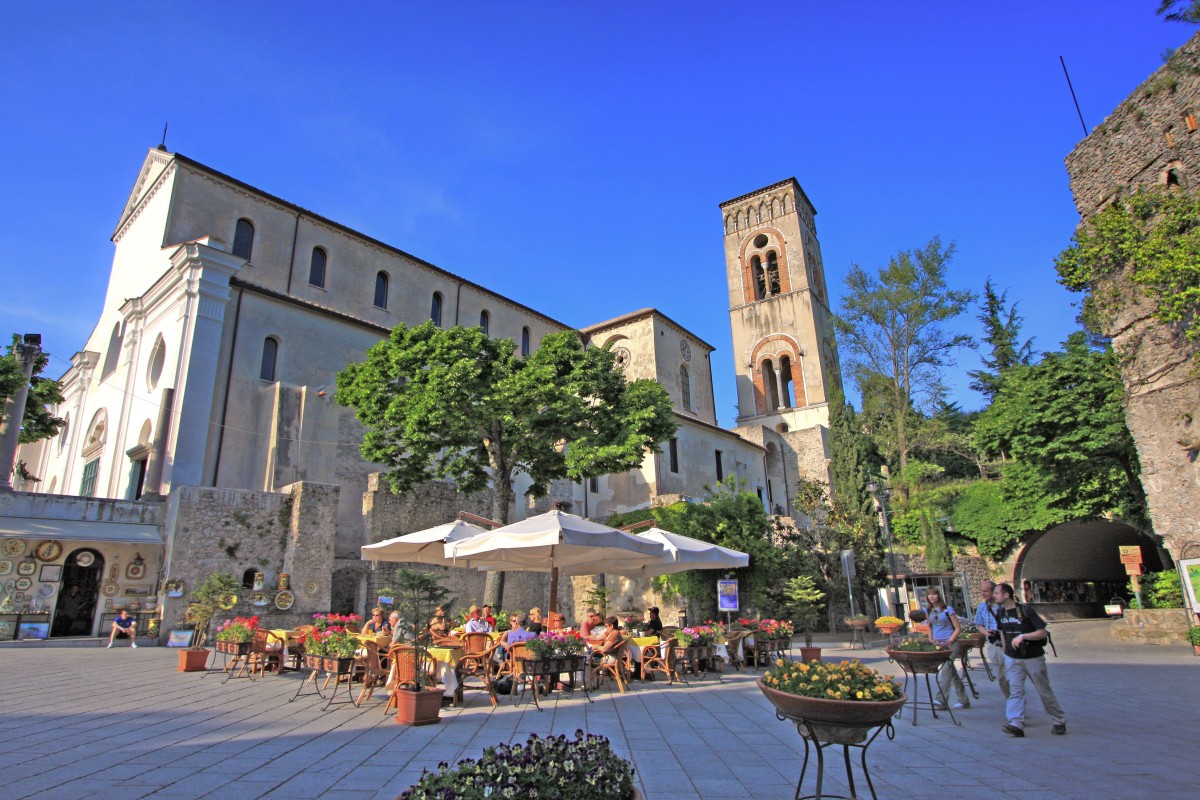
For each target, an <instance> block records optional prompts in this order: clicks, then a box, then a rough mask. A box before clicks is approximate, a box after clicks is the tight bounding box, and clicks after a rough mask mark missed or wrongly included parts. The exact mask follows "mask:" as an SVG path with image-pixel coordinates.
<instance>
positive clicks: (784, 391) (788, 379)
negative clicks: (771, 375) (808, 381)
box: [779, 356, 796, 408]
mask: <svg viewBox="0 0 1200 800" xmlns="http://www.w3.org/2000/svg"><path fill="white" fill-rule="evenodd" d="M779 400H780V402H781V403H783V407H784V408H795V407H796V406H795V404H794V403H793V402H792V359H791V358H789V357H788V356H782V357H780V359H779Z"/></svg>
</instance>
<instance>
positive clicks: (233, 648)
mask: <svg viewBox="0 0 1200 800" xmlns="http://www.w3.org/2000/svg"><path fill="white" fill-rule="evenodd" d="M215 646H216V648H217V652H218V653H224V654H225V655H227V656H244V655H246V654H247V653H249V652H250V643H249V642H217V643H216V645H215Z"/></svg>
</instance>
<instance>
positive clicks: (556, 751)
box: [400, 730, 640, 800]
mask: <svg viewBox="0 0 1200 800" xmlns="http://www.w3.org/2000/svg"><path fill="white" fill-rule="evenodd" d="M633 781H634V767H633V765H632V764H631V763H629V761H628V760H626V759H624V758H622V757H621V756H619V755H617V754H616V753H615V752H613V749H612V744H611V743H610V742H609V741H608V739H607V738H605V737H604V736H597V735H595V734H591V733H588V734H585V733H584V732H583V731H582V730H577V731H575V738H574V739H568V738H567V737H566V736H562V735H560V736H549V737H546V738H545V739H543V738H540V737H539V736H538V735H537V734H532V735H530V737H529V739H528V740H527V741H526V742H525V743H524V744H512V745H510V744H498V745H496V746H494V747H489V748H487V749H486V750H484V751H483V755H481V756H480V757H479V758H478V759H473V758H468V759H463V760H461V761H459V762H457V763H455V764H453V765H451V764H448V763H446V762H442V763H441V764H440V765H439V766H438V769H437V771H436V772H428V771H427V772H425V773H424V774H423V775H421V780H420V781H419V782H417V784H416V785H414V786H412V787H410V788H408V789H406V790H404V792H402V793H401V794H400V800H434V798H442V797H483V796H485V795H492V796H495V797H569V798H571V799H572V800H636V798H638V797H640V793H639V792H638V790H637V787H636V786H634V784H633ZM484 786H486V787H487V788H486V789H483V788H481V787H484Z"/></svg>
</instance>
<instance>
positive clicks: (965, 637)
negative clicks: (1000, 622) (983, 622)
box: [958, 619, 987, 648]
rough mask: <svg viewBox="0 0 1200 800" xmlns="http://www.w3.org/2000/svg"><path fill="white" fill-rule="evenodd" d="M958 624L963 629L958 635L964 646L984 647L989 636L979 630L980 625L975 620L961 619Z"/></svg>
mask: <svg viewBox="0 0 1200 800" xmlns="http://www.w3.org/2000/svg"><path fill="white" fill-rule="evenodd" d="M958 624H959V626H960V627H961V629H962V631H961V633H959V635H958V641H959V643H960V644H961V645H962V646H963V647H968V648H969V647H983V643H984V642H985V641H986V640H987V636H986V635H984V633H983V631H981V630H979V626H978V625H976V624H975V623H974V622H967V621H966V620H965V619H964V620H959V621H958Z"/></svg>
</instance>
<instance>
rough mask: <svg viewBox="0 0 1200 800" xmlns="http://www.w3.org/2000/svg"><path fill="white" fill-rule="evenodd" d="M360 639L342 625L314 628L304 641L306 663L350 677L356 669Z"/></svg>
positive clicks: (309, 665)
mask: <svg viewBox="0 0 1200 800" xmlns="http://www.w3.org/2000/svg"><path fill="white" fill-rule="evenodd" d="M360 646H361V645H360V644H359V641H358V639H356V638H355V637H354V634H352V633H351V632H350V631H348V630H346V628H345V627H343V626H341V625H336V624H335V625H328V624H327V625H326V626H325V627H324V628H322V629H316V628H314V629H313V631H312V633H310V634H309V635H308V636H307V637H306V638H305V640H304V663H305V664H306V665H307V666H308V667H309V668H310V669H319V670H324V671H325V672H328V673H330V674H332V675H349V674H350V671H351V670H352V669H353V668H354V654H355V652H357V651H358V648H359V647H360Z"/></svg>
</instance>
